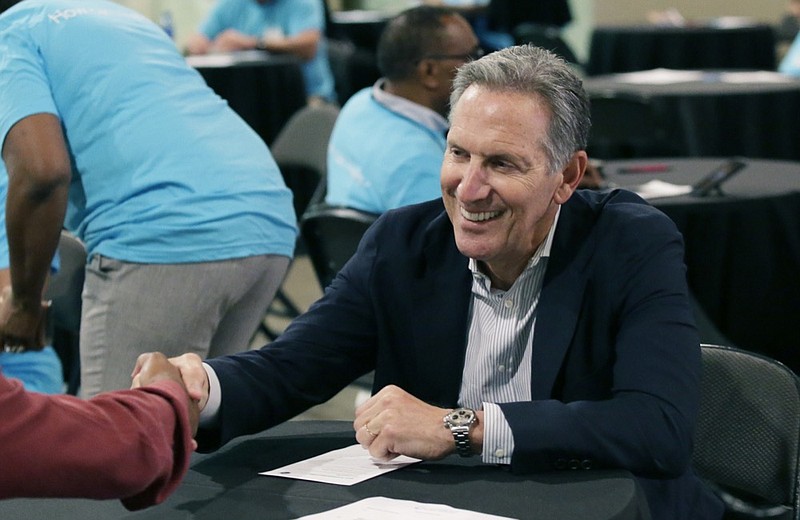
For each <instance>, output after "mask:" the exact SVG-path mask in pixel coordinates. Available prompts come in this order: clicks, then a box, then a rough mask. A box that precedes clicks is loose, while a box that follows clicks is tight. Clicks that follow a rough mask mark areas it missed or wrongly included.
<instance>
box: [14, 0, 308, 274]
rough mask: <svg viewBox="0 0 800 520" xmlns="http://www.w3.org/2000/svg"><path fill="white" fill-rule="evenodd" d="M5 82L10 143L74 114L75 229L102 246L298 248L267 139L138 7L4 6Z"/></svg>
mask: <svg viewBox="0 0 800 520" xmlns="http://www.w3.org/2000/svg"><path fill="white" fill-rule="evenodd" d="M0 92H2V95H0V143H1V142H4V141H5V139H6V136H7V134H8V132H9V130H10V129H11V127H12V126H13V125H14V124H15V123H17V122H18V121H20V120H21V119H23V118H25V117H27V116H30V115H32V114H37V113H50V114H55V115H57V116H58V117H59V118H60V119H61V122H62V126H63V127H64V132H65V136H66V139H67V145H68V147H69V151H70V154H71V157H72V160H73V175H72V185H71V187H70V192H69V204H68V208H67V216H66V219H65V226H66V227H67V228H68V229H70V230H71V231H73V232H74V233H75V234H76V235H77V236H78V237H80V238H81V239H82V240H83V241H84V242H85V243H86V247H87V250H88V253H89V255H92V254H94V253H100V254H102V255H105V256H108V257H112V258H116V259H119V260H123V261H128V262H140V263H155V264H159V263H161V264H163V263H189V262H205V261H216V260H224V259H231V258H243V257H248V256H254V255H261V254H278V255H285V256H291V255H292V254H293V251H294V246H295V240H296V235H297V230H296V219H295V215H294V211H293V209H292V200H291V199H292V195H291V192H290V191H289V190H288V189H287V188H286V185H285V184H284V182H283V178H282V177H281V175H280V171H279V170H278V167H277V165H276V164H275V161H274V160H273V158H272V156H271V154H270V153H269V150H268V149H267V147H266V145H265V144H264V142H263V141H262V140H261V139H260V138H259V137H258V135H257V134H256V133H255V132H254V131H253V130H252V129H251V128H250V127H248V126H247V124H246V123H245V122H244V121H243V120H242V119H241V118H240V117H239V116H238V115H236V113H235V112H233V110H231V109H230V108H229V107H228V105H227V103H226V102H225V101H223V100H222V99H221V98H220V97H219V96H217V95H216V94H215V93H214V92H213V91H212V90H211V89H210V88H209V87H208V86H207V85H206V84H205V81H203V79H202V77H201V76H200V74H199V73H198V72H197V71H196V70H194V69H193V68H191V67H190V66H188V65H187V64H186V61H185V59H184V58H183V57H182V56H181V55H180V53H179V52H178V50H177V49H176V48H175V45H174V43H173V42H172V41H171V40H170V39H169V37H168V36H167V35H166V34H165V33H164V31H162V30H161V29H160V28H159V27H158V26H156V25H155V24H153V23H152V22H150V21H149V20H148V19H146V18H145V17H144V16H142V15H140V14H138V13H136V12H135V11H132V10H130V9H127V8H125V7H122V6H120V5H119V4H116V3H113V2H110V1H106V0H25V1H24V2H21V3H19V4H17V5H16V6H15V7H13V8H11V9H10V10H8V11H6V12H5V14H4V15H3V16H0ZM1 163H2V161H0V175H3V176H5V175H6V171H5V167H4V166H3V165H2V164H1Z"/></svg>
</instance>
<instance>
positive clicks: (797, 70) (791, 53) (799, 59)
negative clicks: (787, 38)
mask: <svg viewBox="0 0 800 520" xmlns="http://www.w3.org/2000/svg"><path fill="white" fill-rule="evenodd" d="M778 71H780V72H782V73H784V74H788V75H790V76H797V77H800V34H798V35H797V36H796V37H795V39H794V42H793V43H792V46H791V47H789V50H788V51H787V52H786V55H785V56H784V57H783V59H782V60H781V63H780V66H779V67H778Z"/></svg>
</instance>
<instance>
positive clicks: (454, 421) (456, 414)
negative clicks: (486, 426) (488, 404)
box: [447, 408, 475, 426]
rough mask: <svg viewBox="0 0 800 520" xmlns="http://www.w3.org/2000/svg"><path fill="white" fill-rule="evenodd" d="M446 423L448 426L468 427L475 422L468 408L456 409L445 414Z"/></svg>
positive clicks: (473, 415)
mask: <svg viewBox="0 0 800 520" xmlns="http://www.w3.org/2000/svg"><path fill="white" fill-rule="evenodd" d="M447 422H448V424H449V425H450V426H469V425H470V424H472V423H473V422H475V412H473V411H472V410H470V409H468V408H457V409H455V410H453V411H452V412H450V413H449V414H447Z"/></svg>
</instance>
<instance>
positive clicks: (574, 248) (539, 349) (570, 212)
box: [531, 195, 594, 399]
mask: <svg viewBox="0 0 800 520" xmlns="http://www.w3.org/2000/svg"><path fill="white" fill-rule="evenodd" d="M574 199H579V200H582V199H580V198H579V197H577V196H575V195H573V197H572V198H571V199H570V201H569V202H568V203H567V204H564V205H563V206H562V208H561V215H560V216H559V220H558V225H557V226H558V227H557V228H556V234H555V236H554V237H553V247H552V249H551V251H550V259H549V260H548V264H547V272H546V273H545V278H544V283H543V286H542V293H541V295H540V297H539V308H538V310H537V313H536V326H535V329H534V331H533V355H532V374H531V397H532V399H549V398H550V397H551V395H552V392H553V385H554V384H555V381H556V378H557V377H558V374H559V372H560V371H561V366H562V364H563V362H564V357H565V355H566V353H567V349H568V348H569V345H570V341H571V339H572V337H573V334H574V332H575V327H576V325H577V322H578V315H579V313H580V308H581V301H582V300H583V297H584V293H585V287H586V280H587V278H586V265H587V262H588V260H589V258H590V256H591V254H590V252H591V251H593V250H594V247H593V244H592V243H591V242H592V239H590V238H588V236H589V235H590V234H589V232H590V230H591V220H592V219H593V215H592V211H591V210H590V209H589V208H588V206H587V205H586V204H581V203H580V202H579V201H575V202H573V200H574ZM587 210H588V211H587Z"/></svg>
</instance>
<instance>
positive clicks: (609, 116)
mask: <svg viewBox="0 0 800 520" xmlns="http://www.w3.org/2000/svg"><path fill="white" fill-rule="evenodd" d="M589 101H590V103H591V111H592V128H591V131H590V134H589V146H588V152H589V156H590V157H592V158H597V159H630V158H638V157H671V156H675V155H677V154H678V153H677V148H678V147H677V145H675V144H674V143H670V142H669V141H668V140H667V138H666V130H665V128H664V124H663V122H662V120H661V116H660V114H659V113H658V111H657V110H656V108H655V107H654V106H653V104H652V103H651V102H650V100H649V99H648V98H646V97H643V96H639V95H636V94H631V93H625V92H603V93H592V94H590V95H589Z"/></svg>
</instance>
